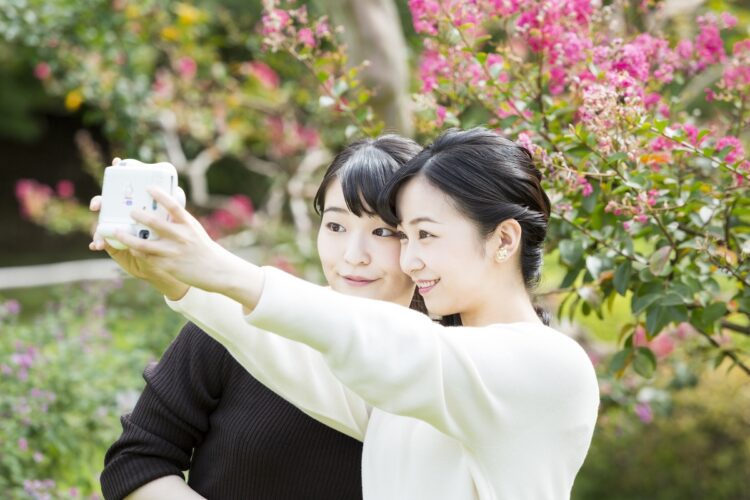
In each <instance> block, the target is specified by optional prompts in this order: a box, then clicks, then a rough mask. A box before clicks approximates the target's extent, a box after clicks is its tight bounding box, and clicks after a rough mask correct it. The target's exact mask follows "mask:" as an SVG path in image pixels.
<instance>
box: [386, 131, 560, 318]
mask: <svg viewBox="0 0 750 500" xmlns="http://www.w3.org/2000/svg"><path fill="white" fill-rule="evenodd" d="M418 175H421V176H424V177H425V179H427V181H428V182H430V183H431V184H432V185H433V186H435V187H436V188H438V189H439V190H440V191H442V192H444V193H445V194H446V195H448V196H449V197H450V198H451V200H453V202H454V203H455V206H456V207H457V208H458V210H459V211H460V212H461V213H463V214H464V215H465V216H466V217H467V218H469V219H470V220H471V221H473V222H474V224H475V225H476V227H477V229H478V231H479V233H480V235H482V236H483V237H488V236H489V235H490V234H492V233H493V232H494V231H495V229H496V228H497V226H498V224H500V223H501V222H503V221H504V220H507V219H515V220H516V221H518V223H519V224H520V226H521V230H522V236H521V273H522V276H523V280H524V283H525V284H526V288H527V290H529V291H532V290H533V289H534V288H535V287H536V286H537V285H538V283H539V278H540V276H541V267H542V250H543V244H544V239H545V237H546V235H547V223H548V221H549V215H550V201H549V198H548V197H547V194H546V193H545V192H544V189H543V188H542V186H541V180H542V174H541V172H540V171H539V169H537V168H536V167H535V165H534V162H533V159H532V156H531V153H530V152H529V151H528V150H527V149H526V148H524V147H523V146H521V145H519V144H516V143H515V142H513V141H510V140H508V139H505V138H503V137H500V136H499V135H497V134H496V133H494V132H492V131H490V130H487V129H485V128H481V127H480V128H473V129H470V130H458V129H451V130H448V131H446V132H444V133H443V134H441V135H440V137H438V138H437V139H436V140H435V142H433V143H432V144H431V145H430V146H427V147H426V148H425V149H424V150H422V152H421V153H419V154H417V155H416V156H415V157H414V158H412V159H411V160H410V161H409V163H407V164H406V165H405V166H404V168H402V169H400V170H399V171H398V172H396V174H395V175H394V176H393V177H391V179H390V181H389V182H388V185H387V186H386V187H385V190H384V191H383V192H382V194H381V197H380V198H379V200H378V212H379V213H380V216H381V217H382V218H383V220H385V221H386V222H387V223H389V224H394V225H395V224H398V223H399V222H400V221H399V217H398V215H397V211H396V196H397V194H398V192H399V191H400V189H401V188H402V187H403V186H404V185H405V184H406V182H407V181H408V180H409V179H412V178H414V177H416V176H418ZM536 310H537V314H539V316H540V318H541V319H542V321H544V323H545V324H549V316H548V314H547V313H546V312H544V311H542V310H540V309H539V308H536ZM443 324H447V325H460V324H461V323H460V317H459V316H458V315H457V314H453V315H450V316H446V317H444V318H443Z"/></svg>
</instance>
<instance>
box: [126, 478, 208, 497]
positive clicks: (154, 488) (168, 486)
mask: <svg viewBox="0 0 750 500" xmlns="http://www.w3.org/2000/svg"><path fill="white" fill-rule="evenodd" d="M162 498H170V499H174V500H198V499H201V498H204V497H202V496H200V495H199V494H198V493H196V492H195V491H193V489H192V488H190V486H188V485H187V483H185V481H183V480H182V479H181V478H179V477H177V476H164V477H160V478H159V479H155V480H153V481H151V482H150V483H146V484H144V485H143V486H141V487H140V488H138V489H137V490H135V491H133V492H132V493H131V494H130V495H128V496H127V497H125V499H126V500H158V499H162Z"/></svg>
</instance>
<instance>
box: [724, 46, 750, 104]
mask: <svg viewBox="0 0 750 500" xmlns="http://www.w3.org/2000/svg"><path fill="white" fill-rule="evenodd" d="M721 83H722V86H723V88H725V89H727V90H735V91H739V92H742V93H743V94H744V95H745V96H748V95H750V39H746V40H742V41H740V42H737V43H735V44H734V47H733V48H732V58H731V60H730V61H729V64H727V65H726V66H725V67H724V75H723V76H722V81H721Z"/></svg>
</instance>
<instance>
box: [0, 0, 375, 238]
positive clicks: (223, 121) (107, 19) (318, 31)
mask: <svg viewBox="0 0 750 500" xmlns="http://www.w3.org/2000/svg"><path fill="white" fill-rule="evenodd" d="M85 20H90V21H92V22H86V21H85ZM94 20H96V21H94ZM335 31H336V30H335V29H332V28H330V27H329V24H328V21H327V19H326V18H325V17H313V16H310V15H308V12H307V8H306V6H304V5H302V6H298V7H297V8H295V9H291V10H274V9H273V6H272V4H271V3H270V2H268V10H267V11H266V14H265V15H264V16H263V18H262V19H253V18H251V17H248V16H244V15H238V14H237V13H234V12H230V11H228V10H226V9H225V8H222V7H217V6H216V5H214V4H213V3H211V4H207V5H200V4H195V5H194V4H189V3H183V2H178V3H174V2H166V1H164V0H149V1H146V2H131V1H127V0H116V1H109V0H96V1H94V2H87V3H86V4H85V5H82V4H80V3H79V2H58V3H55V4H54V5H50V4H48V3H47V2H40V1H34V0H32V1H30V2H24V3H16V4H10V5H8V6H7V9H3V11H2V12H0V40H3V39H4V40H5V41H6V43H10V44H12V45H13V46H18V47H23V48H24V49H26V50H28V52H29V54H30V57H32V58H33V59H34V60H35V61H36V65H35V68H34V75H35V76H36V77H37V78H38V79H39V80H40V82H41V83H42V84H43V86H44V87H45V89H46V90H47V92H48V93H49V94H50V95H54V96H59V98H60V99H61V100H62V102H63V104H64V106H65V108H67V110H69V111H71V112H82V113H83V114H84V116H87V117H90V118H91V119H93V120H96V121H98V122H101V123H102V124H103V127H104V132H105V133H106V136H107V138H108V140H109V141H110V145H111V148H112V155H113V156H120V157H136V158H139V159H140V160H142V161H146V162H150V161H164V160H166V161H170V162H171V163H173V164H174V165H175V167H176V168H177V170H178V172H179V173H180V175H181V177H182V178H183V179H184V180H185V183H186V184H187V185H188V186H189V190H188V195H189V198H188V200H189V201H190V202H191V203H192V205H193V206H197V207H198V208H200V209H202V210H203V211H213V210H217V209H218V212H217V213H215V214H213V215H209V216H208V220H210V221H214V222H216V221H223V222H224V223H226V222H227V212H226V209H225V208H223V205H225V204H226V203H231V202H230V201H228V200H225V199H224V198H223V197H220V196H214V195H212V194H211V193H210V192H209V189H208V182H207V172H208V170H209V168H210V167H211V165H212V164H214V163H216V162H218V161H219V160H223V159H231V160H232V161H234V162H236V163H239V164H240V165H242V166H243V167H245V168H246V169H247V170H249V171H250V172H252V173H253V174H259V175H261V176H264V177H266V178H267V179H269V180H270V184H271V187H270V190H271V193H270V194H269V195H268V196H267V197H265V198H266V200H267V201H268V204H267V205H263V204H257V203H256V207H255V209H256V210H257V211H258V212H262V213H263V215H264V217H262V219H263V220H264V221H265V222H267V221H268V220H269V219H270V220H272V221H277V222H278V221H280V220H281V219H283V215H284V208H285V207H286V205H288V203H289V201H290V200H291V199H294V198H299V197H300V193H297V192H294V190H293V189H292V188H290V187H289V186H294V185H298V184H300V183H304V181H306V180H307V179H308V177H310V176H311V174H312V173H314V172H315V170H316V169H318V168H320V167H321V166H322V165H323V164H324V163H325V161H326V160H327V159H328V157H329V155H327V154H322V153H321V151H322V152H325V151H326V148H325V146H324V144H329V145H334V146H335V145H336V144H339V143H341V142H343V141H344V140H346V139H347V136H346V134H347V133H348V134H352V133H354V132H356V131H358V130H359V129H363V130H366V131H368V133H377V132H378V130H379V128H378V127H379V125H378V123H377V121H376V120H375V119H374V118H373V116H372V113H371V112H370V111H369V108H368V107H367V106H366V103H367V101H368V100H369V98H370V93H369V91H367V90H366V89H363V88H362V87H361V86H360V85H359V82H358V80H357V74H358V71H359V69H358V68H349V67H347V66H346V56H345V51H344V50H343V48H342V47H339V46H338V45H336V44H335V43H334V39H335V36H336V33H335ZM280 49H283V51H280ZM349 102H353V103H355V104H356V106H354V105H349V104H348V103H349ZM322 124H325V126H321V125H322ZM323 136H325V137H323ZM77 142H78V144H79V149H80V150H81V153H82V157H83V161H84V164H85V166H86V170H87V171H88V172H89V173H91V174H92V175H93V176H94V177H95V178H97V179H101V175H102V171H103V168H104V166H105V165H108V162H109V157H105V155H104V153H103V152H102V151H101V148H100V147H99V146H98V145H96V144H94V143H93V142H92V140H91V138H90V137H87V136H85V134H83V135H82V134H79V137H77ZM16 191H17V195H18V198H19V202H20V204H21V210H22V213H23V215H24V216H25V217H28V218H30V219H31V220H33V221H35V222H38V223H40V224H43V225H45V226H47V227H50V228H51V229H53V230H55V231H59V232H65V231H73V230H80V229H82V228H84V229H86V230H88V228H89V227H91V225H92V223H93V217H92V216H91V214H88V213H87V209H85V208H82V207H81V206H80V205H79V204H78V203H77V202H76V201H75V200H74V198H73V197H72V196H69V195H67V193H70V191H69V190H68V191H65V192H63V193H56V192H55V190H54V189H53V188H52V187H48V186H42V185H40V184H38V183H34V182H32V181H28V180H24V181H22V182H21V183H19V185H18V186H17V189H16ZM70 194H72V193H70ZM304 206H309V203H305V204H304ZM291 213H292V216H293V217H294V222H295V225H296V226H297V227H298V228H306V227H308V226H310V224H309V222H308V221H307V219H308V218H309V217H310V214H309V213H308V211H303V212H300V211H298V210H292V212H291ZM249 220H250V219H249V218H247V217H242V218H241V221H238V220H234V219H233V221H232V222H230V223H228V224H224V223H221V222H220V223H217V224H213V228H214V229H215V230H221V231H225V232H224V233H221V235H224V234H227V232H228V233H232V232H238V231H241V230H243V229H247V227H248V225H247V223H248V222H249ZM237 222H241V223H240V224H238V223H237ZM256 229H257V228H256ZM214 234H218V233H214ZM309 236H310V235H309V231H307V233H305V234H303V235H302V237H301V239H304V238H305V237H307V238H308V239H309Z"/></svg>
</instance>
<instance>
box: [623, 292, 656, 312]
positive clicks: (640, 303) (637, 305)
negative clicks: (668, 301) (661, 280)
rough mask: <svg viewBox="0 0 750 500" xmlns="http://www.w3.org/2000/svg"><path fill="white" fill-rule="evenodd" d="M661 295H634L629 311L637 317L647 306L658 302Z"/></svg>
mask: <svg viewBox="0 0 750 500" xmlns="http://www.w3.org/2000/svg"><path fill="white" fill-rule="evenodd" d="M661 296H662V295H661V294H660V293H649V294H646V295H634V296H633V300H632V301H631V302H630V309H631V311H633V314H635V315H638V314H640V313H641V312H643V310H644V309H646V308H647V307H648V306H650V305H651V304H653V303H654V302H656V301H657V300H659V298H660V297H661Z"/></svg>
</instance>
